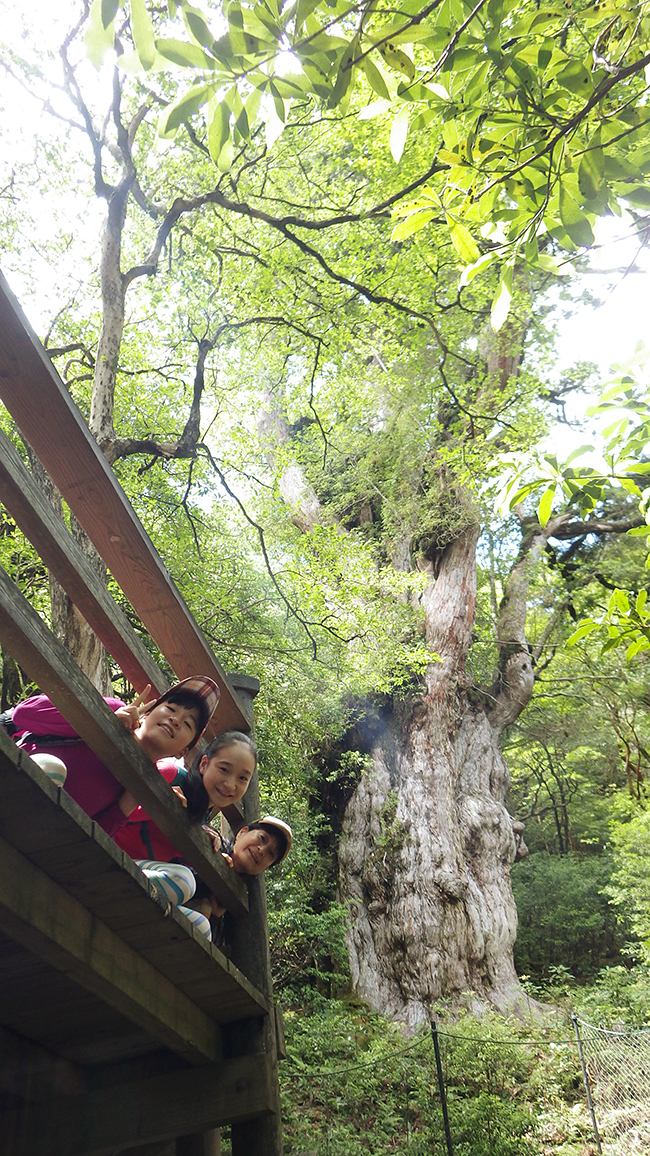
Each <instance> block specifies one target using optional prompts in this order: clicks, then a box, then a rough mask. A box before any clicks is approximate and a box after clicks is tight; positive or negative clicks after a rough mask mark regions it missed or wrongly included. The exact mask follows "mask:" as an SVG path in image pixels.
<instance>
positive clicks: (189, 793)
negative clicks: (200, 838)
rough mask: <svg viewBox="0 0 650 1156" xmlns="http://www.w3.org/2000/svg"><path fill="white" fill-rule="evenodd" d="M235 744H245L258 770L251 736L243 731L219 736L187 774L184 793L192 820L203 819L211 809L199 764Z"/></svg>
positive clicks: (198, 757) (196, 759)
mask: <svg viewBox="0 0 650 1156" xmlns="http://www.w3.org/2000/svg"><path fill="white" fill-rule="evenodd" d="M233 743H243V744H244V746H245V747H248V749H249V751H250V752H251V754H252V756H253V759H254V762H255V768H257V747H256V745H255V741H254V739H252V738H251V736H250V735H245V734H244V732H243V731H224V732H223V734H220V735H217V736H216V738H214V739H213V740H212V742H211V743H210V744H209V745H208V746H207V747H206V748H205V750H204V751H203V752H202V754H199V755H197V756H196V758H195V760H194V762H193V763H192V766H191V767H190V769H189V771H188V772H187V782H186V783H185V786H184V787H183V792H184V794H185V798H186V799H187V813H188V815H189V816H190V818H192V819H202V818H203V816H204V815H205V813H206V811H208V810H209V808H210V799H209V797H208V792H207V791H206V789H205V787H204V786H203V778H202V776H201V772H200V770H199V764H200V763H201V761H202V759H203V757H204V756H205V758H206V759H207V760H208V762H210V759H213V758H214V756H215V755H216V754H218V753H219V751H220V750H222V748H223V747H229V746H231V745H232V744H233Z"/></svg>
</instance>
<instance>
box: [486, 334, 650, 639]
mask: <svg viewBox="0 0 650 1156" xmlns="http://www.w3.org/2000/svg"><path fill="white" fill-rule="evenodd" d="M647 359H648V353H647V350H645V349H644V348H643V347H641V348H640V349H639V351H638V353H637V356H636V358H635V359H634V361H635V363H637V364H641V365H643V364H644V362H646V361H647ZM633 371H634V366H633V365H630V366H629V367H628V368H627V370H626V371H625V372H624V373H622V374H621V376H620V377H618V378H617V379H615V380H614V381H613V382H610V383H609V384H608V387H607V388H606V389H605V390H604V392H603V394H602V396H601V398H600V401H599V402H598V404H597V405H594V406H591V407H590V409H589V410H588V413H589V414H590V415H591V416H594V417H597V418H602V419H605V420H606V419H611V420H609V422H608V424H607V425H606V426H605V427H604V429H603V430H602V436H603V439H604V447H603V451H602V457H603V461H602V462H601V463H599V465H597V466H590V465H584V464H583V465H576V464H574V463H576V462H577V460H578V459H579V458H583V457H584V455H585V454H587V453H590V452H593V451H594V447H593V446H591V445H585V446H580V447H579V448H578V449H575V450H574V451H573V452H572V453H571V454H569V456H568V458H567V459H566V461H565V462H560V461H558V458H557V457H556V456H555V455H554V454H548V453H547V454H537V453H534V454H532V455H530V457H528V458H527V459H522V458H521V457H520V456H519V457H516V456H515V455H502V459H501V461H502V463H503V465H505V467H506V474H505V479H504V482H503V485H502V488H501V492H500V495H499V498H498V504H499V506H500V509H501V511H502V512H503V513H505V512H506V511H507V510H516V509H517V508H519V507H520V506H521V504H522V503H524V502H525V501H526V500H527V499H529V498H531V497H533V496H535V498H536V500H537V499H538V500H539V501H538V507H537V518H538V519H539V522H540V525H541V526H542V527H545V526H547V525H548V524H549V521H550V520H551V519H552V518H554V527H555V528H554V530H553V534H552V537H555V538H557V539H563V538H564V539H566V538H570V537H571V538H573V539H576V538H578V537H582V540H583V541H584V540H587V539H588V538H589V537H591V536H596V537H600V536H602V535H611V534H621V533H624V534H628V535H630V536H631V537H644V538H645V539H646V545H647V546H649V547H650V461H648V460H647V458H648V446H649V445H650V390H648V388H644V387H643V385H642V384H641V383H640V382H639V381H638V380H637V379H636V378H635V376H633ZM603 467H604V468H603ZM612 491H613V492H614V493H616V492H617V491H618V493H619V494H620V492H621V491H622V492H623V498H624V500H625V499H627V501H628V502H629V497H628V495H629V496H631V497H632V498H633V499H635V500H636V503H637V507H638V512H637V511H634V512H631V511H630V509H629V507H628V508H627V509H626V510H625V511H624V513H623V515H622V516H619V517H617V518H611V517H607V516H603V509H604V504H605V503H606V501H607V498H608V495H611V493H612ZM540 495H541V496H540ZM558 502H559V503H560V504H562V505H564V506H565V508H566V509H567V512H566V513H565V514H563V515H558V514H555V515H553V507H554V506H555V505H556V504H557V503H558ZM576 514H578V515H579V518H580V519H581V521H577V519H576ZM630 514H631V516H630ZM648 570H650V554H648V556H647V558H646V571H648ZM647 599H648V590H647V589H646V588H641V589H639V590H634V591H626V590H623V589H619V588H618V587H613V588H612V594H611V596H610V598H609V602H608V604H607V607H606V609H605V610H604V612H603V613H602V614H601V615H600V616H599V617H597V618H596V617H591V618H585V619H584V620H583V621H582V622H580V624H579V625H578V627H577V629H576V630H575V631H574V632H573V634H572V635H571V636H570V638H569V639H568V645H569V646H575V645H576V644H577V643H578V642H581V641H582V639H584V638H586V637H587V636H588V635H590V634H591V633H592V632H594V631H600V632H601V634H602V635H603V636H604V642H603V651H605V652H606V651H607V650H612V649H614V648H615V647H617V646H619V645H621V644H624V645H625V646H626V648H627V649H626V657H627V658H628V660H629V659H631V658H634V656H635V655H636V654H638V653H639V652H640V651H642V650H650V609H649V608H648V606H647Z"/></svg>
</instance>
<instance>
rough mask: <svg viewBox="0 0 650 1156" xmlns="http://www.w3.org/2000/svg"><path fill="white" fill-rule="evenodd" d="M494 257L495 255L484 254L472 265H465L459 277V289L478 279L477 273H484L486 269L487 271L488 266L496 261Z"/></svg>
mask: <svg viewBox="0 0 650 1156" xmlns="http://www.w3.org/2000/svg"><path fill="white" fill-rule="evenodd" d="M496 257H497V255H496V253H484V254H483V256H482V257H479V259H478V261H474V263H473V264H472V265H467V266H466V267H465V268H464V269H463V272H462V273H461V275H460V285H461V287H462V286H463V285H469V283H470V281H473V280H474V278H475V277H478V275H479V273H484V272H485V270H486V269H489V267H490V265H493V264H494V262H495V261H496Z"/></svg>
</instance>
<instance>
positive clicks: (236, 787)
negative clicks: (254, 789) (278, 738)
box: [199, 742, 255, 811]
mask: <svg viewBox="0 0 650 1156" xmlns="http://www.w3.org/2000/svg"><path fill="white" fill-rule="evenodd" d="M254 770H255V755H254V754H253V752H252V750H251V749H250V747H249V746H247V745H246V744H245V743H238V742H234V743H228V744H227V745H226V746H224V747H221V748H220V749H219V750H218V751H217V752H216V754H214V755H213V756H212V758H211V759H210V760H209V761H208V758H207V756H206V755H204V756H203V758H202V759H201V762H200V763H199V773H200V775H201V778H202V779H203V786H204V787H205V789H206V791H207V793H208V798H209V800H210V805H211V806H212V808H213V810H215V811H222V810H223V808H224V807H228V806H230V804H231V803H237V802H238V801H239V799H241V798H242V796H243V795H245V793H246V789H247V787H248V784H249V783H250V781H251V779H252V777H253V772H254Z"/></svg>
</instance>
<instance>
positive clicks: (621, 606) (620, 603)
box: [609, 590, 630, 614]
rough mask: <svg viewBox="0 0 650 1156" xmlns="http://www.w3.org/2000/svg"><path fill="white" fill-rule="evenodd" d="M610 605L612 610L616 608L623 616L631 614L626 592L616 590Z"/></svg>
mask: <svg viewBox="0 0 650 1156" xmlns="http://www.w3.org/2000/svg"><path fill="white" fill-rule="evenodd" d="M609 605H610V608H611V609H613V608H614V607H616V609H617V610H620V611H621V612H622V613H623V614H629V613H630V600H629V598H628V596H627V594H626V592H625V590H615V591H614V593H613V594H612V596H611V598H610V600H609Z"/></svg>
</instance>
